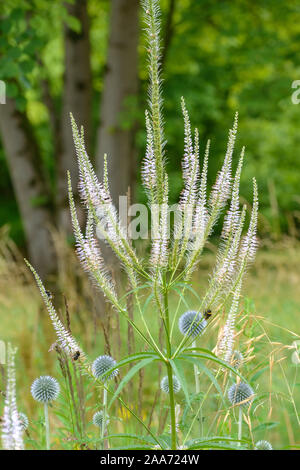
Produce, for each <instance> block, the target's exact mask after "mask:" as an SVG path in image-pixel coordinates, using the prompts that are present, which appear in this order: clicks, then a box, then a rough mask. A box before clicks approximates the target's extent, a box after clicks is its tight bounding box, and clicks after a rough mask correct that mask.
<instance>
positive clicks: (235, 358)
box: [231, 350, 244, 369]
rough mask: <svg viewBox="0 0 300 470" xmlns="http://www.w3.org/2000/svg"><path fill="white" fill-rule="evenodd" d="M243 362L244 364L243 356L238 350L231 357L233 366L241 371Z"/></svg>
mask: <svg viewBox="0 0 300 470" xmlns="http://www.w3.org/2000/svg"><path fill="white" fill-rule="evenodd" d="M243 362H244V356H243V354H242V353H241V352H240V351H238V350H235V351H233V353H232V357H231V364H232V365H233V367H234V368H235V369H239V368H240V367H241V366H242V364H243Z"/></svg>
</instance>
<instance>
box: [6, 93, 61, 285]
mask: <svg viewBox="0 0 300 470" xmlns="http://www.w3.org/2000/svg"><path fill="white" fill-rule="evenodd" d="M0 130H1V135H2V142H3V146H4V149H5V153H6V156H7V161H8V165H9V168H10V174H11V178H12V183H13V186H14V191H15V194H16V198H17V201H18V205H19V210H20V213H21V217H22V221H23V226H24V231H25V235H26V239H27V246H28V251H29V258H30V261H31V262H32V264H33V265H34V267H35V268H36V269H37V270H38V272H39V274H40V275H41V276H42V277H43V278H45V277H46V276H47V275H48V274H50V273H52V272H54V271H55V268H56V259H55V252H54V247H53V241H52V238H51V234H50V231H49V229H50V228H51V226H52V224H53V220H52V217H51V210H50V208H49V204H50V191H49V190H47V183H46V181H45V179H44V178H43V173H42V171H41V169H40V162H41V159H40V155H39V151H38V148H37V146H36V144H35V139H34V136H33V135H32V130H31V127H30V123H29V121H28V119H27V116H26V114H25V113H20V112H19V111H18V110H17V109H16V105H15V102H14V100H12V99H7V101H6V104H4V105H1V108H0Z"/></svg>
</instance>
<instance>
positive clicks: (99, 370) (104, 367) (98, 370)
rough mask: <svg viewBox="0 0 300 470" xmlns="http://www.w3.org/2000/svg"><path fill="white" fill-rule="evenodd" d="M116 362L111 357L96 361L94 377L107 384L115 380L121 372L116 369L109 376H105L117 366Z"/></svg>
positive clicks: (103, 357) (93, 366)
mask: <svg viewBox="0 0 300 470" xmlns="http://www.w3.org/2000/svg"><path fill="white" fill-rule="evenodd" d="M116 364H117V363H116V361H115V360H114V359H113V358H112V357H110V356H99V357H97V359H95V360H94V362H93V365H92V372H93V376H94V377H95V378H96V379H100V380H102V382H106V381H108V380H111V379H113V378H114V377H116V375H118V373H119V370H118V369H115V370H113V371H112V372H111V373H110V374H108V375H103V374H105V373H106V372H107V371H108V370H109V369H111V368H112V367H115V366H116Z"/></svg>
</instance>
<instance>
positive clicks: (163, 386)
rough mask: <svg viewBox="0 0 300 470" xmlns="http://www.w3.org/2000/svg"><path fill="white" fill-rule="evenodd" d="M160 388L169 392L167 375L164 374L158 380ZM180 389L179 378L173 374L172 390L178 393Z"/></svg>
mask: <svg viewBox="0 0 300 470" xmlns="http://www.w3.org/2000/svg"><path fill="white" fill-rule="evenodd" d="M160 388H161V389H162V391H163V392H165V393H169V391H170V389H169V379H168V376H167V375H166V376H165V377H163V378H162V379H161V382H160ZM180 389H181V385H180V382H179V380H178V379H177V377H176V375H173V392H174V393H178V392H179V391H180Z"/></svg>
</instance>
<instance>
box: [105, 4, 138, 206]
mask: <svg viewBox="0 0 300 470" xmlns="http://www.w3.org/2000/svg"><path fill="white" fill-rule="evenodd" d="M139 3H140V2H139V0H112V1H111V17H110V32H109V44H108V52H107V68H106V74H105V77H104V87H103V94H102V99H101V106H100V119H101V121H100V126H99V129H98V135H97V151H96V166H97V172H98V174H99V175H102V172H103V155H104V153H107V155H108V170H109V175H110V190H111V194H112V197H113V200H114V202H115V203H118V196H119V195H123V196H124V195H126V193H127V191H128V186H129V185H130V184H131V183H132V181H133V177H134V172H135V160H136V158H135V152H134V127H135V126H134V124H133V125H132V127H131V128H130V129H127V128H126V129H125V128H122V123H121V115H122V114H125V113H126V111H127V103H126V101H127V100H128V98H129V97H131V96H136V95H137V91H138V70H137V68H138V39H139Z"/></svg>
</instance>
